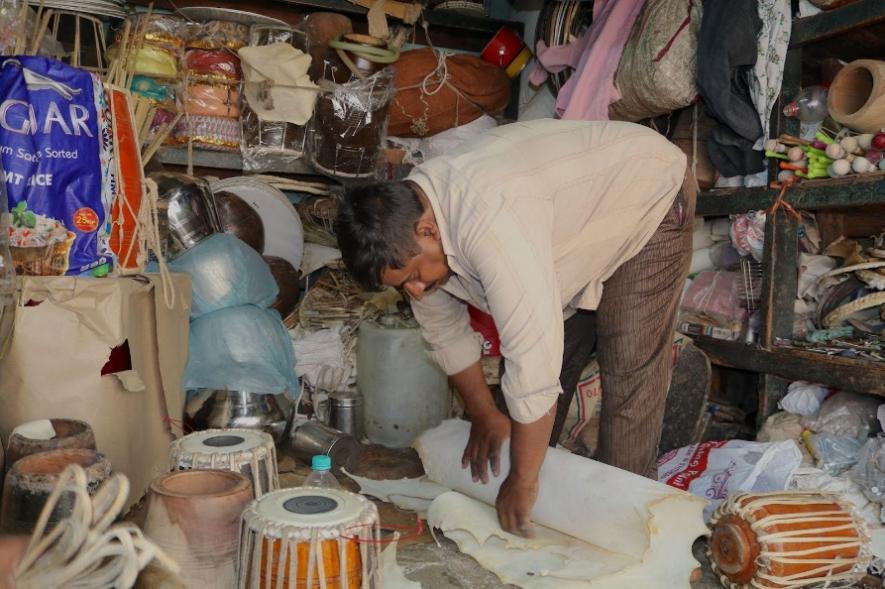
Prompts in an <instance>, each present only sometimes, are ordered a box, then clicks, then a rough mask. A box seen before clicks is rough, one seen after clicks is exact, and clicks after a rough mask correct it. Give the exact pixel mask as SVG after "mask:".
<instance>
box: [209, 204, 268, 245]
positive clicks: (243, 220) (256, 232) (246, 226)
mask: <svg viewBox="0 0 885 589" xmlns="http://www.w3.org/2000/svg"><path fill="white" fill-rule="evenodd" d="M215 206H216V208H217V209H218V222H219V223H221V230H222V231H224V232H225V233H230V234H231V235H233V236H235V237H238V238H239V239H241V240H242V241H243V242H244V243H245V244H246V245H248V246H250V247H251V248H252V249H254V250H255V251H256V252H258V253H259V254H260V253H262V252H263V251H264V223H263V222H262V221H261V215H259V214H258V212H257V211H256V210H255V209H253V208H252V207H250V206H249V204H248V203H247V202H246V201H244V200H243V199H242V198H240V197H239V196H237V195H236V194H232V193H230V192H224V191H222V192H216V193H215Z"/></svg>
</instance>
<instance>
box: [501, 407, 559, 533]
mask: <svg viewBox="0 0 885 589" xmlns="http://www.w3.org/2000/svg"><path fill="white" fill-rule="evenodd" d="M555 415H556V412H555V411H554V410H552V409H551V410H550V411H548V412H547V413H546V414H544V417H542V418H541V419H539V420H538V421H533V422H532V423H519V422H514V423H513V436H512V439H511V441H510V474H509V475H508V476H507V478H506V479H505V480H504V483H503V484H502V485H501V490H500V491H498V499H497V501H495V509H496V510H497V511H498V520H499V521H500V522H501V527H502V528H504V529H505V530H507V531H508V532H513V533H516V534H520V535H523V536H530V535H532V525H531V514H532V507H533V506H534V504H535V501H536V500H537V499H538V475H539V473H540V472H541V466H542V465H543V464H544V457H545V456H546V455H547V443H548V442H549V440H550V432H551V430H553V418H554V416H555Z"/></svg>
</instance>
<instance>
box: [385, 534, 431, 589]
mask: <svg viewBox="0 0 885 589" xmlns="http://www.w3.org/2000/svg"><path fill="white" fill-rule="evenodd" d="M381 581H382V582H383V583H384V589H421V583H416V582H415V581H410V580H409V579H408V577H406V574H405V573H404V572H403V568H402V567H401V566H399V563H397V562H396V542H394V543H392V544H389V545H388V546H387V547H386V548H385V549H384V550H382V551H381Z"/></svg>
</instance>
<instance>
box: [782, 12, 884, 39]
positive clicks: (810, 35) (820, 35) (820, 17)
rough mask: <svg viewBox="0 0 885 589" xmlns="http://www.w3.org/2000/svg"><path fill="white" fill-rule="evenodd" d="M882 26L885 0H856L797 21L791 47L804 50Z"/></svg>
mask: <svg viewBox="0 0 885 589" xmlns="http://www.w3.org/2000/svg"><path fill="white" fill-rule="evenodd" d="M880 22H885V4H883V3H882V0H856V1H855V2H852V3H851V4H848V5H846V6H843V7H842V8H836V9H835V10H828V11H825V12H821V13H820V14H816V15H814V16H809V17H806V18H800V19H795V20H794V21H793V33H792V35H791V36H790V47H801V46H803V45H808V44H810V43H815V42H817V41H822V40H824V39H829V38H832V37H837V36H839V35H844V34H845V33H850V32H851V31H852V30H854V29H857V28H861V27H865V26H869V25H873V24H876V23H880Z"/></svg>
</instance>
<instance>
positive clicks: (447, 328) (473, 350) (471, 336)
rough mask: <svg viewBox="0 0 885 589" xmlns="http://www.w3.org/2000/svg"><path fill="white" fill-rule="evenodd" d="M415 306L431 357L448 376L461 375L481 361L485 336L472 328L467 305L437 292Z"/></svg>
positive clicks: (415, 301)
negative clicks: (482, 338)
mask: <svg viewBox="0 0 885 589" xmlns="http://www.w3.org/2000/svg"><path fill="white" fill-rule="evenodd" d="M411 303H412V312H413V313H414V314H415V318H416V319H417V320H418V323H419V324H420V325H421V334H422V335H423V336H424V339H425V340H426V341H427V343H428V345H429V346H430V350H429V353H430V357H431V359H432V360H433V361H434V362H436V363H437V364H439V366H440V368H442V369H443V371H444V372H445V373H446V374H448V375H450V376H451V375H453V374H458V373H459V372H461V371H462V370H464V369H465V368H467V367H469V366H470V365H471V364H473V363H474V362H478V361H479V359H480V355H481V351H482V350H481V344H480V339H481V336H480V335H479V334H478V333H476V332H475V331H473V329H472V328H471V327H470V316H469V314H468V312H467V305H466V304H465V303H464V302H462V301H459V300H458V299H456V298H455V297H453V296H452V295H450V294H449V293H447V292H445V291H443V290H437V291H435V292H432V293H430V294H428V295H426V296H424V297H422V298H421V299H420V300H415V299H412V301H411Z"/></svg>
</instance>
